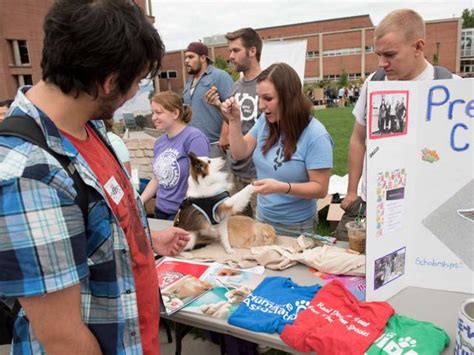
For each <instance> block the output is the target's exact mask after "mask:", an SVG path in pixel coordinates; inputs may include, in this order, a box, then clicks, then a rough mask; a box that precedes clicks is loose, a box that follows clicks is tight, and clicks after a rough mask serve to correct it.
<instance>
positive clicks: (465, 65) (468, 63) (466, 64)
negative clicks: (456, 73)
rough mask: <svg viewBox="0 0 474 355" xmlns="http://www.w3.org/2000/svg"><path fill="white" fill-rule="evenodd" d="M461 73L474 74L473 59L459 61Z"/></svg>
mask: <svg viewBox="0 0 474 355" xmlns="http://www.w3.org/2000/svg"><path fill="white" fill-rule="evenodd" d="M461 73H463V74H474V59H462V60H461Z"/></svg>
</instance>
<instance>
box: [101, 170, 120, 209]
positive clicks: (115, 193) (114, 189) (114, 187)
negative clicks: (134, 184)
mask: <svg viewBox="0 0 474 355" xmlns="http://www.w3.org/2000/svg"><path fill="white" fill-rule="evenodd" d="M104 187H105V191H107V193H108V194H109V196H110V197H111V198H112V200H113V201H114V202H115V204H116V205H118V204H119V203H120V201H122V197H123V195H124V192H123V190H122V188H121V187H120V185H119V184H118V182H117V180H116V179H115V176H112V177H111V178H110V179H109V181H107V183H106V184H105V185H104Z"/></svg>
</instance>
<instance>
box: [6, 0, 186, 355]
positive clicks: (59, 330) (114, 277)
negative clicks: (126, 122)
mask: <svg viewBox="0 0 474 355" xmlns="http://www.w3.org/2000/svg"><path fill="white" fill-rule="evenodd" d="M44 31H45V38H44V48H43V58H42V62H41V65H42V70H43V77H42V80H41V81H39V82H38V83H37V84H35V85H34V86H33V87H22V88H20V89H19V91H18V94H17V96H16V98H15V101H14V103H13V105H12V107H11V109H10V111H9V115H11V116H13V115H15V116H24V117H28V118H29V119H31V120H33V121H34V122H35V123H36V124H37V125H38V126H39V127H40V128H41V130H42V132H43V134H44V136H45V139H46V143H47V145H48V146H49V148H50V149H51V150H53V151H55V152H56V153H58V154H61V155H65V156H67V157H69V159H70V160H71V162H72V165H73V166H74V169H75V170H77V171H78V173H79V175H80V177H81V179H82V180H83V182H84V183H85V185H86V190H87V206H88V208H87V214H86V216H85V218H84V216H83V214H82V211H81V209H80V208H79V205H78V203H77V202H76V195H77V191H76V189H75V187H76V186H75V185H74V183H73V179H72V178H71V177H70V176H69V175H68V173H67V172H66V171H65V170H64V169H63V167H62V165H61V164H60V163H59V162H58V161H57V160H56V159H55V158H54V157H53V156H52V155H51V154H49V153H48V152H47V151H46V150H44V149H42V148H40V147H38V146H37V145H35V144H32V143H30V142H27V141H25V140H23V139H21V138H18V137H13V136H0V297H1V298H3V299H8V300H10V301H11V299H15V298H16V299H18V300H19V301H20V304H21V306H22V309H21V310H20V313H19V314H18V317H17V320H16V323H15V328H14V338H13V343H12V353H15V354H33V353H35V354H36V353H53V354H54V353H56V354H71V353H74V354H76V353H77V354H100V353H106V354H116V353H120V354H140V353H146V354H159V342H158V322H159V295H158V280H157V276H156V272H155V268H154V254H153V249H154V250H155V251H156V252H158V253H159V254H161V255H175V254H176V253H178V252H179V251H180V250H181V249H182V248H183V247H184V245H185V244H186V243H187V241H188V236H187V233H186V232H185V231H183V230H180V229H178V228H170V229H168V230H166V231H163V232H159V233H154V234H152V235H151V234H150V231H149V228H148V224H147V220H146V216H145V213H144V209H143V206H142V204H141V202H140V198H139V196H138V194H137V193H136V191H135V190H134V189H133V188H132V187H131V184H130V180H129V178H128V175H127V173H126V172H125V170H124V168H123V166H122V165H121V163H120V162H119V161H118V160H117V159H116V158H115V155H114V153H113V151H112V150H111V148H110V147H109V146H108V144H107V142H108V141H107V138H106V133H105V129H104V125H103V123H102V121H101V119H106V118H110V117H112V115H113V112H114V111H115V110H116V109H117V108H118V107H120V106H121V105H122V104H123V103H124V102H125V101H127V100H128V99H130V98H131V97H133V96H134V95H135V93H136V92H137V90H138V85H139V82H140V80H141V79H143V78H144V77H145V76H147V75H148V74H150V73H151V75H154V74H155V73H156V72H157V70H158V68H159V66H160V63H161V60H162V56H163V54H164V45H163V43H162V41H161V39H160V37H159V35H158V33H157V31H156V30H155V29H154V28H153V26H152V25H151V24H150V23H149V22H148V20H147V18H146V16H145V15H144V14H143V12H142V10H141V9H140V8H139V7H138V6H137V5H136V4H134V2H132V1H128V0H57V1H56V2H55V3H54V4H53V6H52V7H51V9H50V11H49V13H48V15H47V16H46V19H45V24H44ZM7 120H8V118H7Z"/></svg>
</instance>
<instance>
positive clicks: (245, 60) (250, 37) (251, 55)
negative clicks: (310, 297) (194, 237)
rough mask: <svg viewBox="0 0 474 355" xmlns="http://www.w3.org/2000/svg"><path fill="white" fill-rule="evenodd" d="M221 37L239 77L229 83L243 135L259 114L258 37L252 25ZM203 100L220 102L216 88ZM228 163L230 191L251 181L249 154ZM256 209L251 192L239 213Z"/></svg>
mask: <svg viewBox="0 0 474 355" xmlns="http://www.w3.org/2000/svg"><path fill="white" fill-rule="evenodd" d="M225 37H226V38H227V40H228V41H229V61H230V62H231V63H232V65H233V66H234V67H235V70H236V71H238V72H239V73H242V76H241V78H240V79H239V80H238V81H236V82H235V83H234V86H233V87H232V92H231V96H233V97H234V98H235V100H237V102H238V104H239V106H240V123H241V126H242V134H244V135H245V134H247V132H248V131H250V129H251V128H252V127H253V126H254V125H255V123H256V122H257V119H258V117H259V115H260V112H259V110H258V95H257V77H258V75H259V74H260V73H261V72H262V69H261V67H260V57H261V55H262V46H263V44H262V39H261V38H260V36H259V35H258V33H257V32H256V31H255V30H254V29H253V28H241V29H239V30H237V31H234V32H229V33H227V34H226V36H225ZM206 100H207V101H208V102H209V103H211V104H212V105H214V106H216V107H220V105H221V98H220V96H219V93H218V92H217V91H216V90H212V89H211V90H209V91H208V92H207V93H206ZM222 132H223V133H224V134H225V135H227V136H228V134H229V126H228V124H227V123H224V125H223V127H222ZM227 139H228V138H227ZM230 163H231V164H230V167H231V170H232V183H233V185H234V186H233V188H232V191H231V194H235V193H236V192H238V191H240V190H242V189H243V188H244V187H245V186H246V185H248V184H251V183H252V181H254V180H255V178H256V176H257V174H256V171H255V165H254V164H253V161H252V157H251V156H249V157H247V158H246V159H241V160H235V159H231V162H230ZM256 209H257V197H256V195H255V194H254V195H252V198H251V200H250V203H249V205H248V206H247V207H246V209H245V210H244V211H243V212H242V214H244V215H246V216H249V217H255V211H256Z"/></svg>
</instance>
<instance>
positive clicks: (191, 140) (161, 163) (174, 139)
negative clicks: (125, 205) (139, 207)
mask: <svg viewBox="0 0 474 355" xmlns="http://www.w3.org/2000/svg"><path fill="white" fill-rule="evenodd" d="M151 107H152V110H153V116H152V121H153V123H154V124H155V127H156V128H157V129H158V130H161V131H164V133H165V134H163V135H162V136H161V137H160V138H158V139H157V140H156V142H155V147H154V149H153V178H152V179H151V181H150V182H149V183H148V185H147V186H146V188H145V190H144V191H143V193H142V194H141V199H142V201H143V203H146V202H147V201H148V200H150V199H151V198H152V197H155V196H156V206H155V217H156V218H160V219H167V220H172V219H174V217H175V215H176V213H177V212H178V209H179V206H180V205H181V203H182V202H183V200H184V198H185V196H186V191H187V189H188V176H189V158H188V154H189V153H190V152H193V153H194V154H196V155H197V156H209V152H210V149H211V146H210V144H209V139H207V137H206V136H205V135H204V133H202V132H201V131H200V130H199V129H197V128H195V127H191V126H188V123H189V122H190V121H191V117H192V110H191V107H190V106H188V105H183V104H182V101H181V97H180V96H179V95H178V94H176V93H175V92H172V91H165V92H160V93H158V94H155V95H154V96H153V98H152V99H151Z"/></svg>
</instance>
